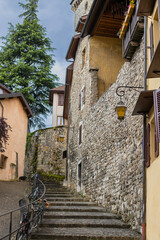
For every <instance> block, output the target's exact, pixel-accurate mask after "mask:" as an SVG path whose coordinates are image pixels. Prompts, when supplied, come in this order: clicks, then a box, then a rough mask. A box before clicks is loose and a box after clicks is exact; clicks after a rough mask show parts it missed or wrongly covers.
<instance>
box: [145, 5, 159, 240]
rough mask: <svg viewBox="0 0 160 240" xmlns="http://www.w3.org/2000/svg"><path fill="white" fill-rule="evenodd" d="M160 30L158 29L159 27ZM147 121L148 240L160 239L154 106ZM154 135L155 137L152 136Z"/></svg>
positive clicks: (153, 85)
mask: <svg viewBox="0 0 160 240" xmlns="http://www.w3.org/2000/svg"><path fill="white" fill-rule="evenodd" d="M157 7H158V5H157V2H156V4H155V8H154V11H153V15H152V16H151V17H149V18H148V24H147V26H148V29H147V46H150V24H151V21H152V20H153V16H154V15H155V13H156V10H157ZM157 32H158V29H157ZM157 32H155V35H154V40H155V41H154V50H155V49H156V46H157ZM149 65H150V49H149V48H147V69H148V68H149ZM159 87H160V78H150V79H147V90H154V89H158V88H159ZM147 122H149V123H150V126H151V133H150V137H151V149H150V152H151V164H150V167H148V168H147V169H146V239H147V240H153V239H154V240H159V239H160V228H159V216H160V187H159V182H160V174H159V173H160V156H159V157H158V158H155V154H154V138H153V137H154V107H152V109H151V111H150V113H149V116H148V117H147ZM152 136H153V137H152Z"/></svg>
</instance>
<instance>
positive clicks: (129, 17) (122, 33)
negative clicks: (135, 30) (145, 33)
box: [119, 3, 135, 39]
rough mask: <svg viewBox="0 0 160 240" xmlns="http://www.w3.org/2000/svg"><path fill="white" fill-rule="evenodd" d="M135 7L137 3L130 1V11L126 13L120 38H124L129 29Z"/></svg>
mask: <svg viewBox="0 0 160 240" xmlns="http://www.w3.org/2000/svg"><path fill="white" fill-rule="evenodd" d="M134 7H135V4H134V3H130V5H129V8H128V11H127V14H126V17H125V19H124V22H123V25H122V28H121V31H120V34H119V38H120V39H122V38H123V37H124V35H125V32H126V30H127V27H128V24H129V21H130V19H131V16H132V13H133V10H134Z"/></svg>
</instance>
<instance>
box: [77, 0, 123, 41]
mask: <svg viewBox="0 0 160 240" xmlns="http://www.w3.org/2000/svg"><path fill="white" fill-rule="evenodd" d="M119 2H120V1H119V0H94V2H93V4H92V7H91V9H90V12H89V15H88V18H87V20H86V22H85V25H84V28H83V30H82V33H81V37H82V38H83V37H85V36H87V35H98V36H104V37H113V38H118V36H117V33H118V31H119V28H120V27H121V25H122V21H123V20H124V12H125V10H126V1H123V0H122V1H121V2H120V3H121V4H119ZM117 3H118V4H117ZM116 7H117V9H118V7H119V8H120V11H119V12H118V13H112V11H111V10H110V8H113V9H114V8H116Z"/></svg>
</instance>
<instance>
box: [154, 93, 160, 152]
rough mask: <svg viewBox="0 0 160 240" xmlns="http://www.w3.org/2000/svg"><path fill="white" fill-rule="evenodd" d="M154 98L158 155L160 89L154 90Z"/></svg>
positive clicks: (156, 149) (156, 150)
mask: <svg viewBox="0 0 160 240" xmlns="http://www.w3.org/2000/svg"><path fill="white" fill-rule="evenodd" d="M153 98H154V124H155V157H158V156H159V140H160V89H158V90H156V91H154V92H153Z"/></svg>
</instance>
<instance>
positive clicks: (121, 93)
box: [116, 86, 143, 98]
mask: <svg viewBox="0 0 160 240" xmlns="http://www.w3.org/2000/svg"><path fill="white" fill-rule="evenodd" d="M125 88H127V89H130V90H134V91H136V92H140V91H139V90H138V89H143V87H134V86H118V87H117V88H116V94H117V95H118V96H119V97H120V98H121V97H123V96H124V95H125Z"/></svg>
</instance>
